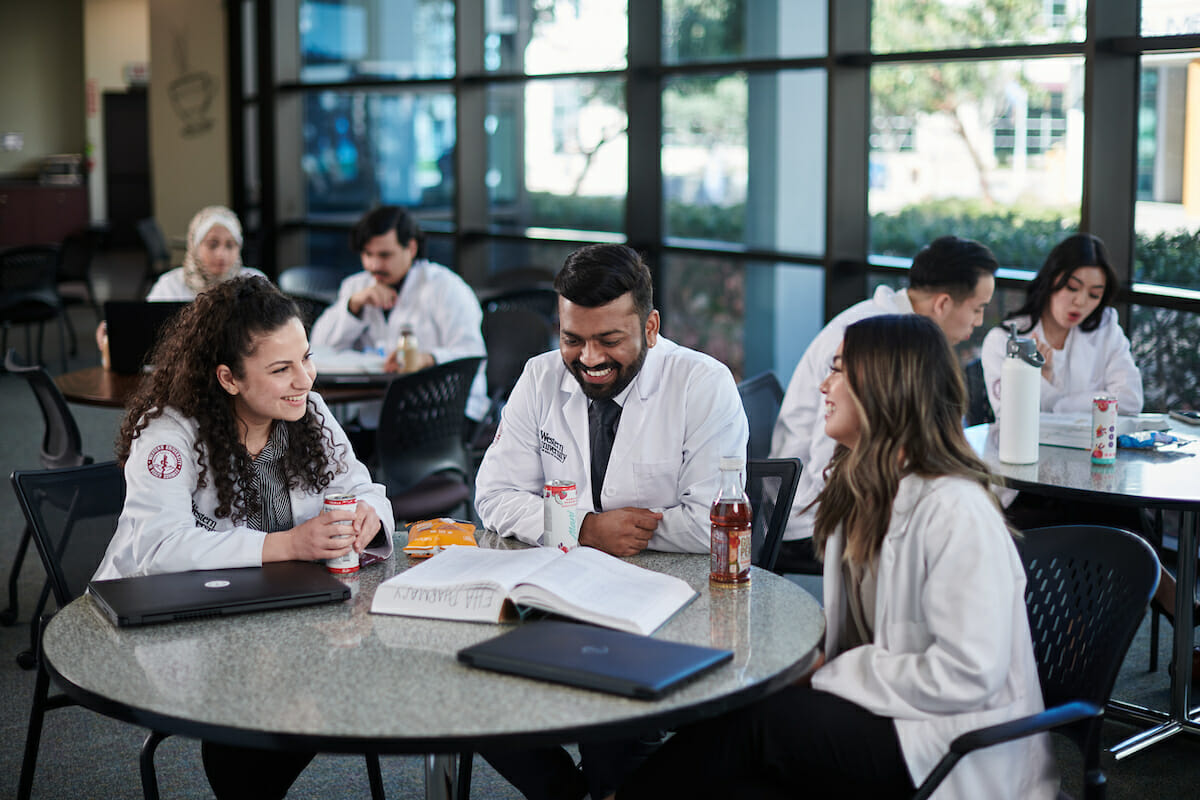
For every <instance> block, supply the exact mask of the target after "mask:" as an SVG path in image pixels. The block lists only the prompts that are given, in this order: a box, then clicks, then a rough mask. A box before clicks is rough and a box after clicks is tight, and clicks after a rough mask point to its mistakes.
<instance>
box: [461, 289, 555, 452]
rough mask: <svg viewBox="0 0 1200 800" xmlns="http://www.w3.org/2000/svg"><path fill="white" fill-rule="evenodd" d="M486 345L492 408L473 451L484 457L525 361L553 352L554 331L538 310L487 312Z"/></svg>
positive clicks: (478, 429) (478, 431)
mask: <svg viewBox="0 0 1200 800" xmlns="http://www.w3.org/2000/svg"><path fill="white" fill-rule="evenodd" d="M481 327H482V329H483V342H484V344H485V345H486V346H487V353H488V357H487V368H486V371H487V392H488V398H489V399H490V400H491V405H490V407H489V408H488V412H487V414H486V415H485V416H484V418H483V420H482V421H481V422H480V423H479V425H478V426H477V427H476V429H475V433H474V436H473V437H472V438H471V443H470V450H471V453H472V457H473V458H476V457H478V458H482V457H483V451H484V450H486V449H487V447H488V445H489V444H491V442H492V437H493V436H494V435H495V433H496V427H497V425H499V423H500V412H501V411H502V410H503V409H504V404H505V402H507V400H508V396H509V395H510V394H512V390H513V387H514V386H516V385H517V379H518V378H520V377H521V372H522V371H523V370H524V369H525V362H526V361H528V360H529V359H531V358H533V357H534V356H536V355H541V354H542V353H545V352H546V351H547V350H550V349H553V347H554V344H553V341H552V336H553V331H552V330H551V328H550V326H549V324H547V322H546V320H545V318H544V317H543V316H542V315H541V314H539V313H537V312H536V311H529V310H527V309H522V308H509V309H500V310H496V311H484V312H483V324H482V326H481Z"/></svg>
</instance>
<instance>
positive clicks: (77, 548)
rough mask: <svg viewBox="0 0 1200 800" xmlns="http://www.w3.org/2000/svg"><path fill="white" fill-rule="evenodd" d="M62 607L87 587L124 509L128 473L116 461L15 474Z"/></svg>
mask: <svg viewBox="0 0 1200 800" xmlns="http://www.w3.org/2000/svg"><path fill="white" fill-rule="evenodd" d="M12 483H13V490H14V491H15V492H16V494H17V502H19V503H20V504H21V510H22V511H24V512H25V520H26V521H27V522H28V523H29V529H30V530H31V531H32V532H33V541H34V543H35V544H36V545H37V550H38V555H40V556H41V558H42V566H44V567H45V568H46V576H47V579H48V580H49V581H50V585H51V587H52V588H53V590H54V600H55V602H56V603H57V604H58V607H59V608H62V607H63V606H64V605H66V604H67V603H69V602H71V601H72V600H74V599H75V598H76V597H79V595H81V594H83V591H84V590H85V589H86V588H87V584H88V580H90V579H91V577H92V575H93V574H94V573H95V572H96V568H97V567H98V566H99V565H100V559H101V558H103V557H104V551H105V549H107V547H108V543H109V540H110V539H112V535H113V532H114V531H115V530H116V529H117V519H118V518H119V517H120V516H121V509H122V508H123V507H124V505H125V473H124V472H123V471H122V470H121V468H120V466H118V465H117V462H115V461H106V462H104V463H103V464H87V465H84V466H81V467H67V468H64V469H50V470H37V471H23V470H18V471H17V472H14V473H13V474H12Z"/></svg>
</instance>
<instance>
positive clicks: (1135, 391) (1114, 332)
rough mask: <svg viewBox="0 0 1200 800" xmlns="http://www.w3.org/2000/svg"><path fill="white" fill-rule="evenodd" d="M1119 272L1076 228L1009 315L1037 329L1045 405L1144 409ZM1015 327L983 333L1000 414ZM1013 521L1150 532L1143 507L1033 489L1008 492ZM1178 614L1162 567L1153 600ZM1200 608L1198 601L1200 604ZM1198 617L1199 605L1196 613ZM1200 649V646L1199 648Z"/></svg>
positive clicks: (988, 377) (1062, 409) (987, 374)
mask: <svg viewBox="0 0 1200 800" xmlns="http://www.w3.org/2000/svg"><path fill="white" fill-rule="evenodd" d="M1116 291H1117V275H1116V272H1115V271H1114V270H1113V268H1112V265H1111V264H1110V263H1109V260H1108V251H1107V250H1106V249H1105V247H1104V242H1102V241H1100V239H1099V238H1097V237H1095V236H1093V235H1091V234H1090V233H1077V234H1075V235H1074V236H1068V237H1067V238H1066V239H1063V240H1062V241H1061V242H1059V243H1058V246H1056V247H1055V248H1054V249H1053V250H1051V251H1050V255H1049V256H1047V257H1046V263H1045V264H1043V265H1042V268H1041V269H1040V270H1038V274H1037V276H1036V277H1035V278H1034V279H1033V281H1032V282H1031V283H1030V284H1029V289H1028V290H1027V294H1026V297H1025V304H1024V305H1022V306H1021V307H1020V308H1018V309H1017V310H1016V311H1014V312H1012V313H1011V314H1008V315H1007V316H1006V317H1005V320H1007V321H1011V322H1015V323H1016V324H1017V333H1018V335H1022V336H1028V335H1030V333H1031V332H1032V335H1033V339H1034V341H1035V342H1036V343H1037V348H1038V352H1040V353H1041V354H1042V356H1043V357H1044V358H1045V359H1046V363H1045V365H1044V366H1043V367H1042V387H1041V388H1042V392H1041V396H1042V401H1041V410H1042V411H1044V412H1055V413H1077V412H1086V413H1088V414H1090V413H1091V409H1092V398H1093V397H1095V396H1096V395H1097V394H1109V395H1112V396H1113V397H1116V398H1117V409H1118V411H1119V413H1122V414H1138V413H1140V412H1141V410H1142V373H1141V372H1140V371H1139V370H1138V368H1137V365H1136V364H1135V363H1133V354H1132V352H1131V351H1130V347H1129V339H1128V338H1126V336H1125V332H1124V331H1123V330H1121V324H1120V322H1118V321H1117V310H1116V309H1115V308H1113V307H1112V305H1111V303H1112V299H1113V296H1114V295H1115V294H1116ZM1008 338H1009V332H1008V329H1007V328H1005V327H1004V326H999V327H996V328H993V329H992V330H990V331H988V335H987V336H986V337H985V338H984V340H983V354H982V356H981V360H982V362H983V376H984V381H985V382H986V384H987V389H988V399H989V400H990V401H991V404H992V410H993V411H995V413H996V417H997V418H999V416H1000V403H1001V402H1002V401H1003V398H1002V397H1001V396H1000V370H1001V368H1002V367H1003V366H1004V359H1005V357H1006V356H1005V352H1006V345H1005V343H1006V342H1007V341H1008ZM1003 497H1004V501H1005V502H1006V504H1007V511H1006V513H1007V515H1008V519H1009V522H1010V523H1012V525H1013V526H1014V527H1016V528H1018V529H1021V530H1028V529H1029V528H1036V527H1040V526H1043V525H1071V524H1093V525H1112V526H1116V527H1119V528H1126V529H1128V530H1131V531H1134V532H1135V533H1147V532H1148V529H1149V527H1150V526H1149V525H1148V524H1147V523H1146V522H1145V520H1143V518H1142V512H1141V510H1140V509H1137V508H1134V507H1130V506H1111V505H1103V504H1094V503H1093V504H1089V505H1083V504H1080V503H1074V502H1064V501H1061V500H1058V499H1055V498H1046V497H1042V496H1039V495H1032V494H1029V493H1027V492H1023V493H1021V494H1014V493H1013V492H1012V491H1011V490H1010V491H1008V492H1006V493H1004V495H1003ZM1151 603H1152V604H1153V605H1154V607H1155V608H1156V609H1157V610H1158V611H1159V612H1160V613H1162V614H1164V615H1165V616H1166V617H1167V618H1168V619H1169V620H1171V621H1172V622H1174V619H1175V615H1174V609H1175V579H1174V578H1173V577H1171V575H1170V573H1168V572H1167V571H1166V570H1163V572H1162V575H1161V578H1160V580H1159V582H1158V588H1157V589H1156V590H1155V592H1154V599H1153V600H1152V601H1151ZM1197 610H1198V611H1200V606H1198V607H1197ZM1196 623H1197V624H1200V613H1198V614H1197V616H1196ZM1198 653H1200V651H1198Z"/></svg>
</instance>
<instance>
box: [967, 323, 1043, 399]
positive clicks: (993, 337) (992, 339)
mask: <svg viewBox="0 0 1200 800" xmlns="http://www.w3.org/2000/svg"><path fill="white" fill-rule="evenodd" d="M1007 352H1008V331H1006V330H1005V329H1004V328H1001V327H999V326H997V327H995V328H992V329H991V330H990V331H988V333H987V336H985V337H983V348H982V350H981V351H980V354H979V360H980V363H981V364H982V365H983V382H984V385H985V386H987V398H988V402H989V403H991V404H992V413H993V414H995V415H996V419H999V418H1000V371H1001V370H1002V369H1003V368H1004V359H1005V358H1006V354H1007ZM1044 383H1045V380H1044V379H1043V384H1044ZM1042 388H1043V389H1045V386H1044V385H1043V387H1042Z"/></svg>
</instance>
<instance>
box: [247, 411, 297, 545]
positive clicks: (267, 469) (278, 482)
mask: <svg viewBox="0 0 1200 800" xmlns="http://www.w3.org/2000/svg"><path fill="white" fill-rule="evenodd" d="M287 447H288V433H287V426H286V425H282V424H275V425H272V426H271V436H270V438H269V439H267V446H266V447H264V448H263V449H262V451H261V452H260V453H259V454H258V455H257V456H255V457H254V483H253V486H252V491H251V495H252V496H253V495H257V496H258V498H259V500H260V501H261V502H260V503H258V504H257V505H255V506H254V507H253V508H248V509H246V511H247V514H248V516H249V519H247V520H246V525H247V527H250V528H253V529H254V530H257V531H265V532H266V533H275V532H276V531H286V530H289V529H291V527H292V525H293V522H292V498H291V495H290V494H289V493H288V487H287V476H286V475H284V472H283V454H284V453H286V452H287Z"/></svg>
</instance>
